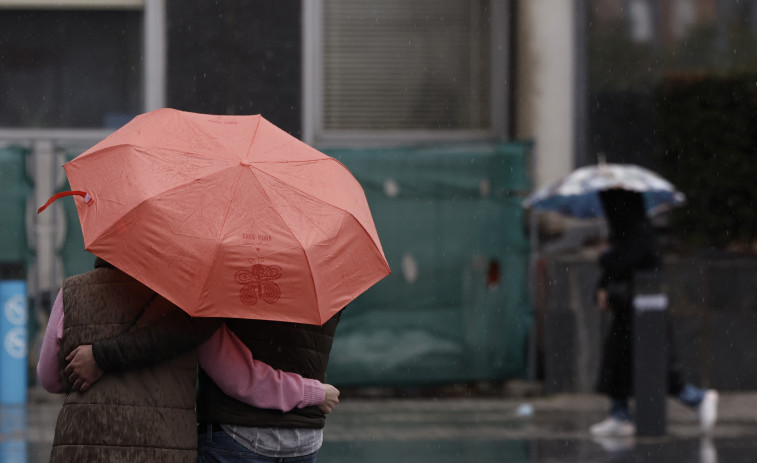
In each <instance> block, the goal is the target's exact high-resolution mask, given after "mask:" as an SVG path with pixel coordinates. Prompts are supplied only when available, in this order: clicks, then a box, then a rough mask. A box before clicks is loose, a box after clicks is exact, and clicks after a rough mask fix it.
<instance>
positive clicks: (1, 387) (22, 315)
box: [0, 280, 29, 404]
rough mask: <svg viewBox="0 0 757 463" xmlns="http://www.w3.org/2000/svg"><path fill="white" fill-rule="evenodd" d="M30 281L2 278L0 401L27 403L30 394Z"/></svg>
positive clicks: (0, 293)
mask: <svg viewBox="0 0 757 463" xmlns="http://www.w3.org/2000/svg"><path fill="white" fill-rule="evenodd" d="M28 318H29V312H28V308H27V300H26V282H24V281H22V280H3V281H0V404H23V403H26V396H27V381H28V380H27V357H28V344H27V322H28Z"/></svg>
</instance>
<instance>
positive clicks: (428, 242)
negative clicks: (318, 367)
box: [324, 142, 532, 386]
mask: <svg viewBox="0 0 757 463" xmlns="http://www.w3.org/2000/svg"><path fill="white" fill-rule="evenodd" d="M530 151H531V144H530V143H525V142H524V143H500V144H465V145H447V146H424V147H417V148H393V149H384V148H382V149H360V150H355V149H331V150H328V149H327V150H324V152H326V153H327V154H329V155H330V156H333V157H335V158H337V159H338V160H339V161H341V162H342V163H343V164H344V165H345V166H346V167H347V168H348V169H349V170H350V171H351V172H352V173H353V174H354V176H355V177H356V178H357V180H358V181H359V182H360V183H361V184H362V186H363V188H364V190H365V194H366V197H367V199H368V203H369V205H370V207H371V212H372V214H373V218H374V221H375V223H376V228H377V230H378V233H379V237H380V239H381V243H382V246H383V248H384V253H385V254H386V258H387V260H388V261H389V265H390V267H391V269H392V274H391V275H389V276H388V277H386V278H385V279H384V280H382V281H381V282H379V283H378V284H377V285H375V286H374V287H373V288H371V289H369V290H368V291H366V292H365V293H364V294H362V295H361V296H359V297H358V298H357V299H356V300H355V301H353V302H352V303H351V304H349V305H348V306H347V308H346V309H345V311H344V312H343V316H342V320H341V322H340V324H339V327H338V329H337V335H336V338H335V341H334V347H333V350H332V356H331V360H330V363H329V369H328V381H329V382H331V383H333V384H338V385H343V386H371V385H383V386H392V385H394V386H412V385H423V384H429V383H449V382H467V381H482V380H498V379H507V378H514V377H523V376H525V374H526V366H527V352H528V349H527V344H528V334H529V331H530V327H531V322H532V315H531V307H530V301H529V297H528V284H527V275H528V271H527V269H528V258H529V243H528V239H527V236H526V233H525V231H524V223H523V208H522V207H521V197H522V193H523V192H524V191H526V190H528V188H529V181H528V169H527V164H528V157H529V154H530Z"/></svg>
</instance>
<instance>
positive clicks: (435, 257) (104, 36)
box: [0, 0, 757, 390]
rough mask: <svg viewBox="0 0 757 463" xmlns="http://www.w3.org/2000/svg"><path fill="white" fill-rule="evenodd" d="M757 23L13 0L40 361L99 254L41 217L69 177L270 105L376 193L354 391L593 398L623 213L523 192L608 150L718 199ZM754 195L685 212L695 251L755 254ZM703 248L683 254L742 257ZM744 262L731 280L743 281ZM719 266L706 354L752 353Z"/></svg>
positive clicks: (11, 168) (5, 180) (720, 0)
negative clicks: (113, 139) (499, 391)
mask: <svg viewBox="0 0 757 463" xmlns="http://www.w3.org/2000/svg"><path fill="white" fill-rule="evenodd" d="M756 28H757V5H754V4H753V3H752V2H738V1H736V0H674V1H662V0H659V1H656V0H474V1H471V0H412V1H408V0H381V1H376V0H278V1H276V2H271V1H264V0H248V1H244V2H234V1H232V0H219V1H213V2H209V1H202V0H67V1H62V0H61V1H46V0H24V1H12V0H0V31H2V33H1V34H2V35H0V98H2V101H3V104H2V105H0V163H2V167H1V170H0V176H2V185H0V188H1V189H2V192H3V199H4V201H3V202H2V205H0V208H2V209H0V211H1V215H2V217H3V222H2V223H1V224H0V262H2V266H0V270H2V275H0V278H3V279H22V280H24V281H26V282H27V284H28V293H29V301H30V314H31V316H30V319H29V339H28V344H29V361H30V365H32V364H33V363H34V362H36V358H35V355H36V349H38V342H39V335H40V333H41V330H42V329H44V325H45V323H46V317H47V313H48V312H49V308H50V306H51V305H52V300H53V298H54V297H55V294H56V292H57V289H58V287H59V285H60V283H61V282H62V280H63V278H65V277H66V276H69V275H72V274H75V273H79V272H83V271H87V270H89V269H90V268H91V264H92V261H93V257H92V256H91V255H89V254H88V253H86V252H85V251H84V250H83V242H82V238H81V231H80V229H79V224H78V219H77V217H76V212H75V208H74V206H73V203H72V202H70V201H65V200H64V201H58V202H57V203H56V204H54V205H53V207H52V208H51V209H49V210H48V211H46V212H45V213H44V214H42V215H39V216H37V215H36V214H35V211H36V208H37V207H38V206H39V205H41V204H43V203H44V202H45V201H46V200H47V198H48V197H49V196H51V195H52V194H53V193H55V192H57V191H61V190H66V189H67V183H66V179H65V175H64V172H63V169H62V168H61V167H60V166H61V165H62V164H63V163H64V162H66V161H67V160H70V159H72V158H73V157H75V156H76V155H77V154H79V153H81V152H82V151H84V150H85V149H87V148H88V147H90V146H92V145H93V144H95V143H96V142H97V141H99V140H100V139H102V138H104V137H105V136H107V135H108V134H109V133H111V132H112V131H113V130H115V129H116V128H118V127H120V126H121V125H123V124H124V123H126V122H127V121H128V120H130V119H131V118H132V117H133V116H135V115H137V114H139V113H142V112H146V111H150V110H153V109H156V108H160V107H165V106H168V107H173V108H177V109H181V110H185V111H194V112H202V113H212V114H258V113H259V114H263V115H264V116H265V117H266V118H267V119H269V120H271V121H272V122H273V123H275V124H277V125H278V126H280V127H281V128H283V129H284V130H287V131H288V132H289V133H291V134H293V135H295V136H297V137H299V138H301V139H302V140H304V141H305V142H307V143H310V144H312V145H313V146H315V147H317V148H318V149H320V150H321V151H323V152H325V153H327V154H329V155H332V156H334V157H336V158H338V159H339V160H340V161H342V162H343V163H344V164H345V165H346V166H347V167H348V168H350V170H351V171H353V173H354V174H355V176H356V177H357V179H358V180H359V181H360V182H361V184H363V186H364V188H365V190H366V195H367V197H368V200H369V204H370V205H371V208H372V211H373V214H374V218H375V220H376V225H377V228H378V231H379V234H380V236H381V238H382V243H383V245H384V250H385V252H386V254H387V258H388V259H389V263H390V265H391V267H392V269H393V273H392V275H391V276H390V277H388V278H387V279H386V280H384V281H382V282H381V283H380V284H379V285H377V286H376V287H374V288H372V289H371V290H369V291H368V292H367V293H366V294H364V295H363V296H361V297H360V298H358V300H356V301H355V302H354V303H353V304H351V305H350V306H349V307H348V308H347V310H346V312H345V316H344V318H343V321H342V324H341V325H340V329H339V334H338V336H337V341H336V344H335V347H334V355H333V358H332V363H331V365H330V370H329V375H330V377H329V380H330V381H331V382H333V383H334V384H338V385H347V386H349V385H354V386H376V385H378V386H386V385H398V386H415V385H423V384H445V383H460V382H472V381H501V380H507V379H513V378H530V379H538V380H540V381H544V382H545V384H547V386H548V388H551V389H552V390H587V389H590V386H591V384H590V382H591V381H590V380H589V378H588V375H590V374H593V372H594V371H595V369H592V366H593V364H594V363H593V362H595V359H594V355H593V354H592V352H593V350H596V343H597V342H598V341H597V340H596V339H595V338H596V337H597V336H598V332H599V329H598V326H599V324H600V323H602V320H601V318H600V317H599V315H598V314H596V311H595V310H594V308H593V307H592V304H591V301H590V300H588V299H587V297H588V291H584V289H586V288H587V287H588V288H590V287H591V285H592V284H593V281H592V279H593V277H594V275H593V273H592V272H594V270H595V269H594V267H593V261H592V258H593V256H592V255H591V252H590V251H591V250H589V253H588V254H587V253H586V252H585V251H586V243H591V242H592V240H595V239H597V238H598V237H599V236H601V233H602V231H601V224H597V223H590V224H577V223H574V222H571V221H568V220H566V219H564V218H561V217H552V216H542V215H539V216H537V215H535V214H534V215H533V216H532V217H527V216H526V211H524V210H523V208H522V207H521V205H520V200H521V199H522V197H523V196H524V195H526V194H527V193H528V192H529V191H530V190H532V189H533V188H536V187H539V186H543V185H545V184H546V183H548V182H550V181H552V180H555V179H557V178H559V177H561V176H562V175H564V174H566V173H568V172H570V171H571V170H573V169H574V168H575V167H578V166H581V165H586V164H591V163H594V162H596V159H597V156H598V155H599V154H600V153H604V155H606V158H607V160H608V161H609V162H628V163H637V164H640V165H644V166H646V167H650V168H653V169H656V170H661V171H662V172H663V173H664V174H665V175H668V176H670V177H671V179H672V180H673V181H674V183H676V184H677V186H679V188H681V189H683V190H684V192H685V193H686V194H687V196H688V198H689V204H692V202H693V204H694V207H693V208H692V209H688V210H689V211H691V210H694V211H700V212H701V211H704V210H708V211H709V210H710V209H711V208H710V207H709V206H708V207H702V204H709V203H708V201H712V198H713V197H712V193H713V191H715V190H713V188H715V187H716V186H717V184H714V185H713V186H712V188H709V189H707V188H706V189H705V191H704V192H701V193H699V192H700V191H701V190H702V189H701V188H699V186H698V185H700V184H702V183H703V182H704V183H707V182H705V181H703V180H702V176H703V175H704V173H706V172H708V171H709V172H712V171H713V168H712V166H713V164H712V163H716V165H719V166H720V167H721V168H724V167H723V166H724V165H725V166H726V167H727V168H728V169H732V170H721V171H720V172H721V173H722V176H723V177H725V178H734V177H733V173H734V172H742V173H743V172H744V169H743V168H740V167H739V166H742V164H739V163H740V162H742V161H741V160H743V159H748V156H750V155H753V154H754V150H755V149H754V147H755V143H754V141H755V140H754V133H753V132H754V131H753V130H751V132H749V131H748V130H746V127H749V122H750V119H749V118H750V117H753V116H754V114H753V112H750V111H752V110H751V109H750V108H754V106H749V105H748V104H747V103H748V101H752V104H754V100H750V98H754V95H755V85H754V82H755V79H754V78H753V77H751V78H750V77H749V76H750V75H751V76H754V74H753V73H754V71H755V70H754V69H753V68H754V66H755V64H753V63H757V60H755V59H754V58H755V57H754V56H753V55H754V54H755V50H757V47H755V46H754V45H755V42H754V41H755V30H756ZM750 73H752V74H750ZM750 79H751V80H750ZM729 85H730V86H729ZM750 85H751V87H750ZM700 86H701V87H700ZM676 92H678V93H676ZM681 92H684V93H683V94H682V93H681ZM686 92H688V93H686ZM734 92H737V93H736V94H737V95H743V97H739V98H735V97H733V98H732V99H733V100H734V101H733V102H731V103H729V102H727V101H725V100H728V97H727V96H728V95H731V96H733V95H734ZM738 92H741V93H738ZM750 92H751V93H750ZM737 100H738V101H740V102H742V103H743V104H742V105H741V106H739V105H738V104H736V103H737V102H738V101H737ZM728 101H730V100H728ZM666 102H674V103H675V104H670V105H668V104H667V103H666ZM694 103H700V106H701V108H708V107H709V108H715V109H714V110H713V111H712V112H711V114H712V116H711V117H712V118H714V119H716V120H720V121H724V120H725V121H726V122H722V123H723V124H726V127H737V126H738V127H741V128H740V129H732V130H723V131H717V132H716V133H714V134H713V136H714V137H715V138H712V137H710V138H707V140H709V141H708V142H707V143H709V144H710V145H707V146H719V147H722V146H724V144H727V143H729V142H730V141H733V140H732V139H733V138H734V137H730V139H727V140H721V139H719V138H717V137H718V136H720V133H721V132H725V133H730V134H732V133H733V132H734V131H735V132H738V133H739V134H741V135H743V137H742V138H739V139H738V140H736V141H733V143H732V144H731V145H728V146H729V148H728V149H729V150H730V151H728V152H729V153H731V155H730V157H728V158H727V159H726V158H725V157H723V158H717V159H713V156H712V150H705V151H704V152H703V153H702V154H701V156H693V155H692V156H691V157H688V158H687V155H686V153H688V151H687V149H688V148H687V147H686V146H684V145H682V144H681V143H680V140H681V139H684V140H689V139H691V137H692V136H694V137H695V138H696V136H701V137H705V134H706V131H703V130H702V129H701V128H699V129H698V128H696V127H710V128H711V127H712V123H711V120H710V119H707V120H703V121H701V122H700V123H699V124H700V125H692V124H682V123H681V122H680V121H681V120H683V121H686V122H687V123H688V122H692V120H691V119H692V118H691V117H689V116H690V115H691V114H692V113H698V112H699V111H698V109H697V108H699V107H697V106H691V105H692V104H694ZM692 108H693V109H692ZM734 108H736V109H734ZM729 114H737V115H740V116H739V117H740V119H738V120H737V121H736V122H733V120H731V119H728V117H727V115H729ZM728 121H730V122H728ZM734 124H736V125H734ZM738 124H740V125H738ZM682 125H683V126H684V127H688V129H687V130H689V129H691V130H693V132H686V131H681V129H680V128H681V126H682ZM752 127H753V126H752ZM692 128H693V129H692ZM692 133H693V134H694V135H692ZM697 134H698V135H697ZM750 137H751V138H750ZM729 140H730V141H729ZM692 143H694V145H695V146H703V143H705V142H703V141H702V140H696V141H695V142H692ZM750 143H751V144H750ZM705 144H706V143H705ZM680 150H684V151H686V153H684V154H683V157H682V155H681V153H680ZM723 159H725V160H723ZM718 162H719V163H720V164H717V163H718ZM724 162H725V164H723V163H724ZM708 163H709V164H708ZM695 169H699V170H697V171H695ZM724 169H725V168H724ZM744 183H745V182H744ZM694 187H696V188H697V192H694V191H691V190H692V189H693V188H694ZM739 188H740V189H738V191H734V192H733V194H731V195H730V196H731V197H732V198H733V199H732V200H731V201H732V208H731V209H730V211H731V215H733V216H734V217H736V218H735V219H734V220H733V221H732V222H729V223H727V224H726V225H725V228H726V229H728V230H730V231H731V232H732V235H731V237H732V238H733V236H734V235H733V234H734V233H735V234H736V235H737V236H738V239H731V240H723V239H721V238H722V236H721V235H718V234H716V233H715V231H714V230H722V229H723V227H724V226H722V225H718V224H717V223H714V224H711V225H707V226H704V225H701V223H702V222H706V221H707V220H712V218H711V217H710V219H707V217H704V219H706V220H700V219H696V220H694V219H693V218H692V217H691V215H690V214H689V215H688V216H685V217H683V218H679V219H676V218H671V219H669V220H667V219H666V221H665V222H664V223H663V224H661V226H662V227H670V228H675V227H674V226H676V225H679V224H683V225H684V229H685V230H686V231H689V232H690V234H689V235H686V236H684V239H683V240H679V241H676V240H675V239H671V243H673V244H679V245H680V247H686V246H689V248H687V249H690V248H691V247H692V246H693V247H695V248H696V249H699V248H700V247H701V246H703V245H706V246H710V245H711V244H717V245H718V246H720V247H728V246H736V245H738V246H741V247H742V248H743V247H746V248H750V247H751V244H752V241H751V240H752V239H753V238H754V237H753V236H751V237H750V236H749V233H748V232H747V231H745V230H747V229H748V226H745V225H744V224H746V225H749V224H750V223H751V222H749V219H750V217H751V216H752V215H755V213H754V212H748V213H743V212H741V211H742V209H744V208H748V207H749V205H750V204H753V203H752V202H751V201H753V200H754V195H753V194H752V191H751V190H749V189H748V188H747V187H742V186H739ZM720 199H722V197H720ZM735 211H738V212H735ZM712 213H713V215H714V216H722V215H724V214H723V211H717V210H715V211H713V212H712ZM726 215H727V214H726ZM686 217H689V219H688V220H689V222H687V221H686V220H687V218H686ZM744 221H746V222H744ZM737 222H738V223H737ZM692 223H694V224H700V226H698V228H697V226H693V225H691V224H692ZM707 223H709V222H707ZM537 229H538V230H539V233H535V232H534V231H535V230H537ZM754 229H757V228H754ZM570 230H580V232H579V233H578V234H577V235H575V236H577V238H576V239H575V240H573V241H570V240H568V241H565V240H564V238H565V236H567V235H570ZM529 232H532V233H529ZM671 236H672V235H671ZM560 237H562V238H563V241H560V239H561V238H560ZM555 238H557V240H556V241H555V240H554V239H555ZM549 240H552V241H549ZM547 241H549V242H547ZM545 243H547V244H550V243H551V244H552V247H551V249H553V250H554V252H552V253H551V254H550V253H546V252H543V251H544V248H545ZM692 243H693V244H692ZM703 243H704V244H703ZM546 247H548V246H546ZM696 262H697V265H696V266H692V265H690V261H689V260H684V265H683V266H684V267H686V268H689V269H690V270H691V269H695V268H696V269H700V270H701V269H705V271H704V274H705V275H709V273H707V272H710V271H711V270H712V269H713V268H721V267H718V266H717V265H714V264H713V263H712V260H706V261H703V260H697V261H696ZM728 262H732V260H729V261H728ZM674 265H675V262H674ZM729 265H730V264H729ZM738 265H745V266H748V265H751V261H747V262H744V261H743V260H740V261H739V264H738ZM729 268H730V267H728V266H726V267H723V269H724V270H723V271H722V275H721V274H718V275H721V276H720V277H718V278H720V279H721V280H722V282H728V283H729V284H731V285H733V284H735V283H734V280H733V279H731V278H728V277H727V275H728V274H729V273H728V269H729ZM749 268H751V267H749ZM692 271H693V270H692ZM702 274H703V273H702V272H701V271H700V272H699V277H697V278H699V279H696V278H694V277H692V278H691V279H690V281H686V282H682V283H681V285H682V286H681V288H687V289H686V290H684V289H682V290H681V291H682V293H685V294H696V295H697V297H696V298H694V297H692V298H688V299H686V298H683V299H681V298H679V300H680V301H682V302H680V304H679V305H678V306H676V307H678V308H677V309H675V310H678V312H677V313H678V314H680V316H681V317H684V318H686V319H687V320H689V321H690V323H688V324H685V325H684V326H686V327H689V328H686V329H688V330H689V331H688V333H689V334H691V333H694V335H695V336H694V338H695V339H697V342H699V343H700V345H701V346H702V347H701V351H699V352H700V353H703V354H706V358H707V359H712V358H714V357H713V356H714V355H716V354H717V355H723V356H727V355H728V352H714V351H713V346H714V345H719V344H718V342H717V339H715V337H714V336H715V334H713V333H718V332H721V330H722V329H725V328H727V326H729V325H728V323H739V324H744V323H746V324H747V325H746V326H754V324H755V321H754V320H753V318H752V315H751V306H749V305H748V304H747V305H744V303H742V304H741V305H738V304H737V306H736V307H734V305H733V304H732V303H730V302H724V300H723V299H722V298H718V297H714V296H713V291H708V292H707V293H706V294H705V293H704V292H702V291H701V288H702V287H705V286H706V287H709V286H708V285H710V284H711V282H710V279H708V277H706V276H704V277H703V276H702ZM718 281H720V280H718ZM751 283H752V281H751V280H749V279H746V278H745V279H744V280H743V282H742V283H741V286H739V287H738V288H737V289H739V288H742V287H743V288H747V287H751V286H750V285H751ZM686 285H688V286H686ZM702 285H704V286H702ZM692 287H693V288H696V291H694V292H693V293H692V292H691V291H688V290H689V289H691V288H692ZM714 287H717V288H720V287H721V286H718V285H715V286H714ZM733 288H734V287H733V286H731V289H733ZM739 290H741V289H739ZM687 291H688V292H687ZM697 291H698V292H697ZM737 293H738V291H736V292H734V291H727V292H726V294H737ZM717 294H720V293H717ZM699 295H701V297H698V296H699ZM571 297H572V299H571ZM739 300H741V299H739ZM718 304H721V305H725V306H727V308H728V311H727V312H728V314H726V313H725V312H723V311H721V312H717V309H718V307H719V305H718ZM721 315H722V319H721V318H718V317H720V316H721ZM734 320H736V321H734ZM718 323H720V324H721V325H719V324H718ZM708 336H709V337H708ZM708 349H709V350H708ZM747 357H748V356H747ZM702 358H703V357H701V356H697V357H695V358H690V359H685V360H686V362H687V365H689V366H690V369H689V374H691V375H696V376H698V377H704V378H705V379H706V380H709V379H711V378H716V377H718V378H723V377H726V376H727V374H728V371H726V372H725V373H723V372H718V371H715V370H714V369H713V368H715V367H713V366H712V365H713V362H712V361H711V360H710V361H706V360H705V361H703V360H702ZM750 358H751V357H750ZM745 361H747V360H745ZM737 367H739V365H734V366H733V368H737ZM729 371H730V370H729ZM733 377H734V379H733V380H731V382H730V383H728V384H727V385H725V386H726V387H733V388H739V387H749V386H752V385H754V386H757V377H755V378H753V379H752V378H751V377H746V376H744V375H736V374H734V375H733ZM713 381H714V380H713ZM707 382H708V381H705V384H707ZM710 382H711V381H710ZM721 386H722V385H721Z"/></svg>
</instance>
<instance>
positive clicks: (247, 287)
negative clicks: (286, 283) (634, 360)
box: [234, 264, 281, 305]
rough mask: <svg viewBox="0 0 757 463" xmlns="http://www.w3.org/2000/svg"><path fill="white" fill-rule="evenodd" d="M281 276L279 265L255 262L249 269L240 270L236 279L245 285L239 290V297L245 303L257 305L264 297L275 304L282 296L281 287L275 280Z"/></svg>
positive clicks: (235, 275)
mask: <svg viewBox="0 0 757 463" xmlns="http://www.w3.org/2000/svg"><path fill="white" fill-rule="evenodd" d="M280 277H281V267H279V266H278V265H262V264H255V265H253V266H252V267H250V269H249V270H247V269H244V270H238V271H237V273H236V274H234V280H235V281H236V282H237V283H239V284H240V285H244V286H243V287H242V289H241V290H240V291H239V299H240V300H241V301H242V303H243V304H245V305H255V304H257V302H258V299H260V298H262V299H263V300H264V301H266V302H267V303H269V304H273V303H275V302H276V301H278V300H279V298H280V297H281V289H280V288H279V285H277V284H276V283H275V282H273V280H276V279H278V278H280Z"/></svg>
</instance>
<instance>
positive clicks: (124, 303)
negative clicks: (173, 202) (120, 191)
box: [50, 268, 197, 463]
mask: <svg viewBox="0 0 757 463" xmlns="http://www.w3.org/2000/svg"><path fill="white" fill-rule="evenodd" d="M153 295H154V293H153V292H152V290H150V289H148V288H147V287H145V286H143V285H142V284H140V283H138V282H137V281H136V280H134V279H132V278H131V277H129V276H127V275H126V274H124V273H122V272H121V271H119V270H116V269H113V268H99V269H96V270H94V271H92V272H89V273H85V274H82V275H77V276H74V277H71V278H68V279H66V281H64V283H63V307H64V332H63V341H62V346H61V350H60V365H61V372H62V371H63V366H65V363H66V362H65V357H66V355H67V354H68V353H69V352H71V351H72V350H73V349H74V348H75V347H76V346H78V345H80V344H92V343H93V342H94V341H96V340H98V339H101V338H105V337H110V336H114V335H117V334H120V333H122V332H124V331H126V330H128V329H129V327H130V326H131V324H132V323H133V322H134V320H135V319H136V318H137V317H138V315H139V314H140V313H141V312H142V308H143V307H145V305H146V304H147V303H148V302H149V301H150V300H151V298H152V297H153ZM159 301H165V300H164V299H162V298H158V299H157V300H156V301H155V303H153V305H152V306H151V307H150V309H149V310H147V311H145V312H144V314H143V315H142V316H141V317H139V322H138V326H141V325H144V324H147V323H149V322H150V320H153V319H155V318H156V317H158V316H160V315H161V312H164V311H165V310H176V309H175V308H174V307H173V306H170V305H169V304H168V303H165V304H160V303H159ZM161 305H162V306H161ZM196 368H197V354H196V351H191V352H189V353H187V354H183V355H181V356H178V357H175V358H173V359H171V360H168V361H166V362H163V363H160V364H157V365H155V366H153V367H148V368H138V369H133V370H127V371H122V372H110V373H107V374H105V375H103V377H102V378H100V380H99V381H97V382H96V383H95V384H94V385H92V387H91V388H90V389H89V390H88V391H87V392H85V393H80V392H75V391H71V388H70V384H68V382H67V379H66V378H65V375H63V381H64V385H65V388H66V392H67V393H66V398H65V401H64V403H63V407H62V409H61V411H60V414H59V415H58V422H57V425H56V427H55V439H54V442H53V450H52V455H51V459H50V461H51V462H74V461H75V462H94V461H98V462H101V461H107V462H129V463H131V462H152V461H156V462H157V461H159V462H195V461H196V460H197V434H196V415H195V382H196Z"/></svg>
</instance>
